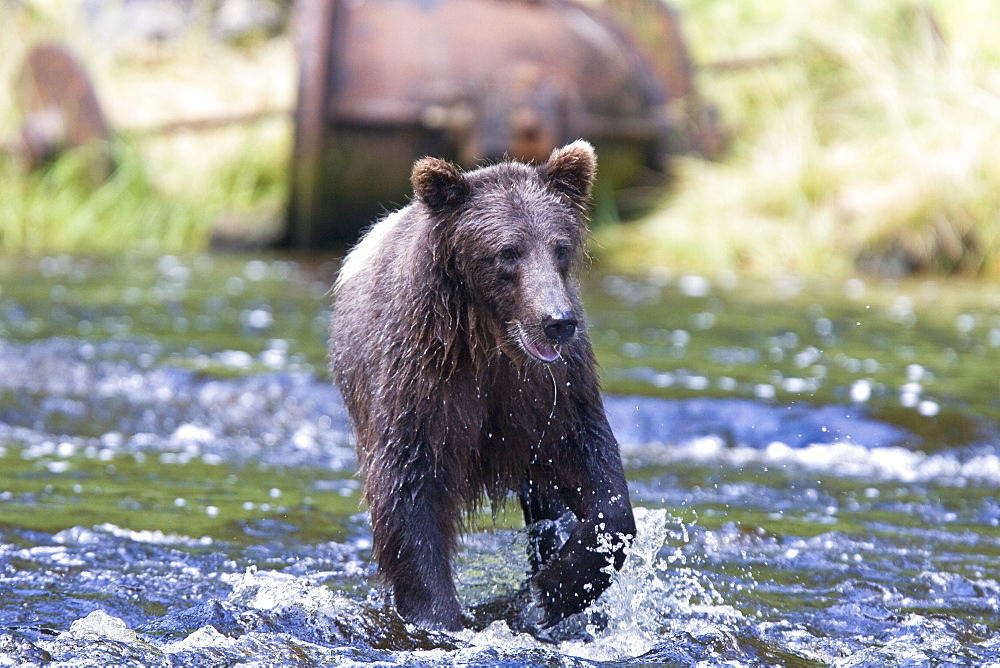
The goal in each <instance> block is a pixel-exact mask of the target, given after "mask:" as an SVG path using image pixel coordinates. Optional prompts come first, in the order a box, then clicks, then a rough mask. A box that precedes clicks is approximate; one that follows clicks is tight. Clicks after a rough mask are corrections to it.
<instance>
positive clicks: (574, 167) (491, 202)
mask: <svg viewBox="0 0 1000 668" xmlns="http://www.w3.org/2000/svg"><path fill="white" fill-rule="evenodd" d="M596 169H597V161H596V157H595V155H594V149H593V148H592V147H591V145H590V144H588V143H587V142H585V141H576V142H574V143H572V144H569V145H567V146H564V147H562V148H558V149H556V150H555V151H553V152H552V155H551V156H550V157H549V159H548V160H547V161H546V162H545V163H544V164H541V165H528V164H524V163H520V162H504V163H500V164H496V165H491V166H488V167H483V168H480V169H477V170H474V171H470V172H462V171H461V170H459V169H458V168H457V167H455V166H454V165H452V164H450V163H448V162H446V161H444V160H439V159H436V158H423V159H421V160H419V161H417V162H416V164H415V165H414V167H413V174H412V182H413V191H414V195H415V199H416V202H417V206H421V207H424V208H425V209H426V212H427V215H428V217H429V219H430V221H431V222H432V225H430V226H429V228H428V229H429V234H430V237H431V238H430V239H429V240H428V243H429V244H430V245H431V247H432V250H433V258H434V260H433V263H434V265H435V269H436V270H437V271H438V272H439V274H440V277H441V280H443V281H446V282H447V283H448V284H449V286H450V287H451V288H452V289H454V290H456V291H458V292H459V293H460V294H461V299H462V301H463V303H469V304H472V305H473V308H474V312H475V313H476V314H477V315H478V314H480V313H483V314H485V315H486V318H487V319H488V321H490V323H491V324H492V325H493V327H492V328H491V330H492V331H494V332H496V333H497V336H498V337H500V338H501V340H500V341H498V342H496V343H497V344H498V345H499V346H500V347H501V349H503V350H507V351H522V352H523V353H525V354H527V355H528V356H530V357H531V358H534V359H536V360H538V361H540V362H544V363H550V362H554V361H555V360H557V359H558V358H559V357H560V347H561V346H565V345H571V344H572V341H573V340H574V338H575V336H576V333H577V330H578V329H579V327H580V326H581V323H582V316H583V314H582V313H581V307H580V299H579V294H578V288H577V285H576V280H575V272H576V269H577V267H578V266H579V264H580V263H581V261H582V257H583V254H584V242H585V239H586V236H587V225H586V220H585V217H584V215H585V211H586V209H587V206H588V204H589V202H590V193H591V186H592V185H593V180H594V174H595V172H596ZM505 344H514V345H505Z"/></svg>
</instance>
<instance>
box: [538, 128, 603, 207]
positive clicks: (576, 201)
mask: <svg viewBox="0 0 1000 668" xmlns="http://www.w3.org/2000/svg"><path fill="white" fill-rule="evenodd" d="M538 172H539V174H540V175H541V177H542V180H543V181H545V182H546V183H547V184H548V185H549V187H550V188H552V189H553V190H555V191H556V192H558V193H561V194H563V195H565V196H566V197H568V198H569V201H570V202H572V203H573V205H574V206H576V207H577V208H578V209H580V210H581V211H583V210H584V209H586V208H587V205H588V204H589V203H590V189H591V186H593V185H594V175H595V174H596V173H597V155H596V154H595V153H594V147H593V146H591V145H590V144H589V143H588V142H586V141H584V140H582V139H578V140H576V141H575V142H573V143H572V144H567V145H566V146H563V147H562V148H557V149H556V150H554V151H552V155H550V156H549V159H548V162H546V163H545V164H543V165H540V166H539V167H538Z"/></svg>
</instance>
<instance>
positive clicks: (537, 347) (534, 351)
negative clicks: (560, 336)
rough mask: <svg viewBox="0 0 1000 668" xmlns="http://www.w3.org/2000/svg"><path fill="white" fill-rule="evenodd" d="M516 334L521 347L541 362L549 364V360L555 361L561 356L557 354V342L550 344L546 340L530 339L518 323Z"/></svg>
mask: <svg viewBox="0 0 1000 668" xmlns="http://www.w3.org/2000/svg"><path fill="white" fill-rule="evenodd" d="M517 336H518V340H519V341H520V343H521V348H523V349H524V351H525V352H526V353H528V354H529V355H531V356H532V357H534V358H535V359H537V360H539V361H541V362H544V363H546V364H549V363H550V362H555V361H556V360H557V359H559V358H560V357H561V355H560V354H559V344H558V343H556V344H552V343H549V342H548V341H532V340H531V339H530V338H528V336H527V335H526V334H525V333H524V329H523V328H522V327H521V326H520V325H518V327H517Z"/></svg>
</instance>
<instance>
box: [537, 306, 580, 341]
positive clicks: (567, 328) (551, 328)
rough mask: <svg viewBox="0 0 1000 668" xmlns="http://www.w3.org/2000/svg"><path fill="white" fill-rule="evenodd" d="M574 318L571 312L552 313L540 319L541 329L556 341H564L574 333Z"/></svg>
mask: <svg viewBox="0 0 1000 668" xmlns="http://www.w3.org/2000/svg"><path fill="white" fill-rule="evenodd" d="M576 323H577V321H576V318H574V317H573V314H572V313H569V312H562V313H553V314H552V315H550V316H549V317H547V318H545V320H543V321H542V331H544V332H545V336H547V337H549V339H551V340H552V341H555V342H556V343H565V342H566V341H569V340H570V339H571V338H573V335H574V334H575V333H576Z"/></svg>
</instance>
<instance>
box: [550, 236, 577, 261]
mask: <svg viewBox="0 0 1000 668" xmlns="http://www.w3.org/2000/svg"><path fill="white" fill-rule="evenodd" d="M553 253H554V254H555V257H556V262H558V263H559V264H561V265H565V264H567V263H568V262H569V259H570V255H572V253H573V249H572V248H571V247H570V245H569V244H568V243H566V242H564V241H563V242H559V243H557V244H556V246H555V248H554V249H553Z"/></svg>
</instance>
